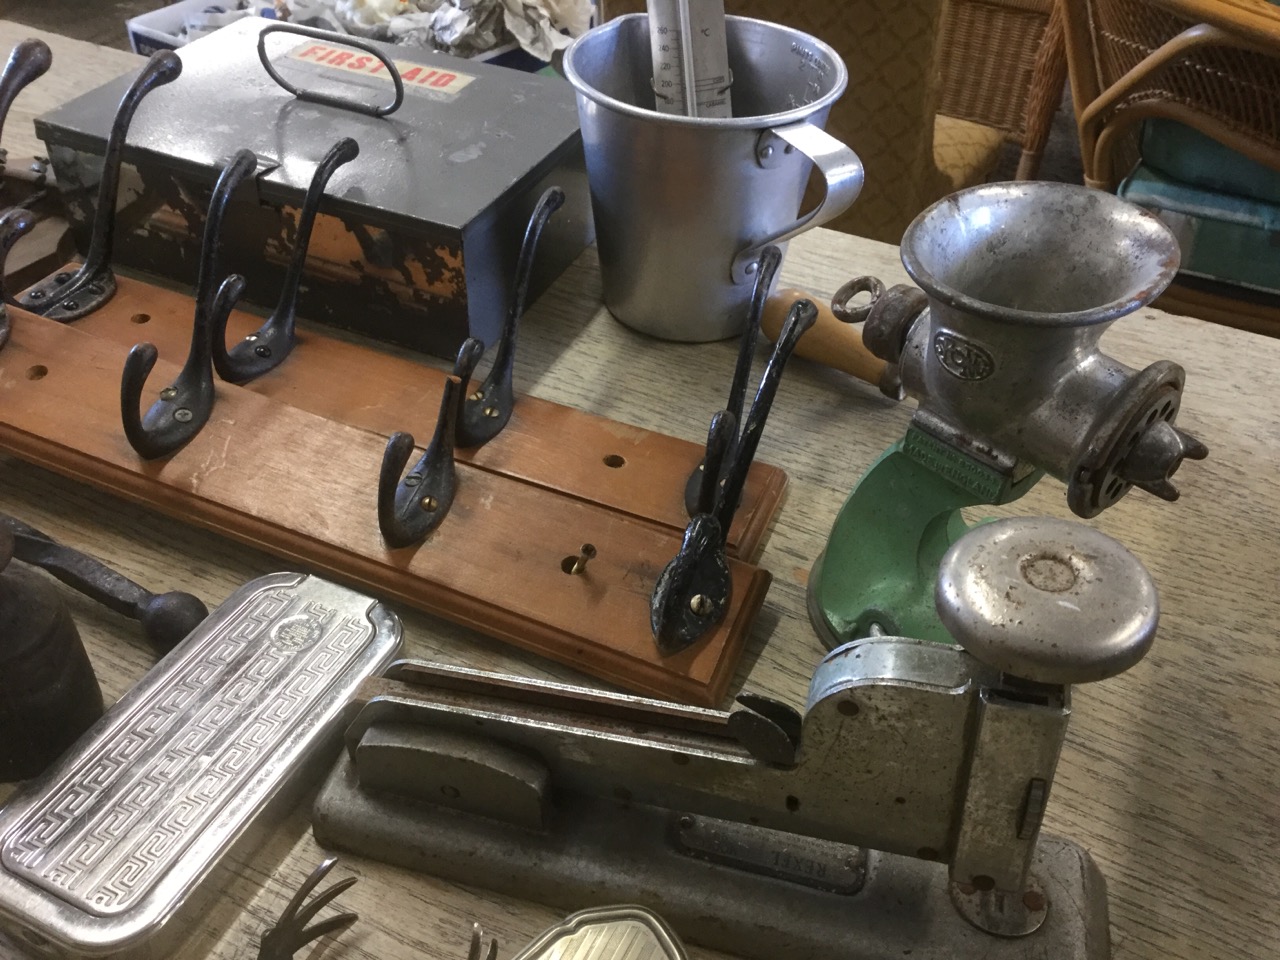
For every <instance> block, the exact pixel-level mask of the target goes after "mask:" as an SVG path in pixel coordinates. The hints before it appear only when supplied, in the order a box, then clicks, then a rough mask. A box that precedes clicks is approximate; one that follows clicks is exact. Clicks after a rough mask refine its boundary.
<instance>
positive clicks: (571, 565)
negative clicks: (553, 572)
mask: <svg viewBox="0 0 1280 960" xmlns="http://www.w3.org/2000/svg"><path fill="white" fill-rule="evenodd" d="M595 557H596V548H595V544H591V543H584V544H583V545H582V549H581V550H579V551H578V555H577V556H576V557H565V558H564V560H563V561H562V562H561V564H560V569H561V570H563V571H564V572H565V573H569V574H579V573H582V571H583V570H585V569H587V562H588V561H590V560H594V559H595Z"/></svg>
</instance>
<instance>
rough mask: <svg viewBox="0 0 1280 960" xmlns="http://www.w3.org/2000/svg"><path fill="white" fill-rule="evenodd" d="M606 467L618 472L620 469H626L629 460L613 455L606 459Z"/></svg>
mask: <svg viewBox="0 0 1280 960" xmlns="http://www.w3.org/2000/svg"><path fill="white" fill-rule="evenodd" d="M604 465H605V466H606V467H612V468H613V469H614V470H617V469H618V468H619V467H625V466H626V465H627V460H626V458H625V457H620V456H618V455H617V454H616V453H611V454H609V455H608V456H607V457H605V458H604Z"/></svg>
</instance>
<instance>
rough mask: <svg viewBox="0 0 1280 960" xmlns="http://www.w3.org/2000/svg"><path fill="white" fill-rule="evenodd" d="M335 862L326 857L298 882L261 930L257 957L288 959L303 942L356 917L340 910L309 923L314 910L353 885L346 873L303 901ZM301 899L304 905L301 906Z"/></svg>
mask: <svg viewBox="0 0 1280 960" xmlns="http://www.w3.org/2000/svg"><path fill="white" fill-rule="evenodd" d="M337 862H338V858H337V857H328V858H326V859H325V860H324V862H323V863H321V864H320V865H319V866H318V867H316V868H315V869H314V870H312V871H311V873H310V875H309V876H308V877H307V879H306V880H304V881H303V882H302V886H300V887H299V888H298V891H297V893H295V894H294V895H293V898H292V899H291V900H290V901H289V903H288V905H287V906H286V907H285V908H284V910H283V912H281V914H280V919H279V920H277V921H276V923H275V926H273V927H268V928H267V929H266V930H264V931H263V933H262V940H261V942H260V943H259V945H258V960H290V958H292V957H293V955H294V954H296V953H297V952H298V951H299V950H301V949H302V948H303V947H305V946H306V945H307V944H309V943H312V942H314V941H316V940H319V939H320V938H321V937H327V936H330V935H331V934H336V933H340V932H341V931H343V930H345V929H347V927H349V926H351V925H352V924H353V923H355V922H356V921H357V920H359V919H360V915H359V914H357V913H340V914H338V915H337V916H333V917H329V918H328V919H327V920H321V921H320V922H319V923H311V921H312V920H313V919H315V916H316V914H317V913H319V912H320V911H321V910H323V909H324V908H325V907H326V906H328V905H329V904H330V903H331V902H333V901H334V900H335V899H337V897H339V896H340V895H341V894H342V893H343V891H345V890H348V889H350V888H351V887H352V886H354V885H355V882H356V878H355V877H347V878H346V879H345V880H339V881H338V882H337V883H335V884H334V885H333V886H331V887H329V888H328V889H327V890H322V891H321V892H320V893H318V894H316V896H315V897H314V898H313V899H312V900H311V902H310V903H306V900H307V897H309V896H311V893H312V891H314V890H315V888H316V887H317V886H319V885H320V881H322V880H323V879H324V878H325V877H326V876H328V875H329V871H330V870H332V869H333V867H334V864H336V863H337ZM304 903H306V906H303V904H304ZM308 924H310V925H309V926H308Z"/></svg>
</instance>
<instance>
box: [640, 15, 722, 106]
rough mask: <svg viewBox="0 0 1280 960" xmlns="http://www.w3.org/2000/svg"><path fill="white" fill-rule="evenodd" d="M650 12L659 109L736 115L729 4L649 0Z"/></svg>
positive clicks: (652, 51)
mask: <svg viewBox="0 0 1280 960" xmlns="http://www.w3.org/2000/svg"><path fill="white" fill-rule="evenodd" d="M648 9H649V45H650V51H651V53H652V57H653V92H654V97H655V100H656V103H657V108H658V111H659V112H660V113H667V114H675V115H683V116H689V117H731V116H733V109H732V107H731V105H730V101H729V86H730V84H731V83H732V76H731V74H730V72H729V55H728V51H727V46H726V42H725V26H724V0H649V2H648Z"/></svg>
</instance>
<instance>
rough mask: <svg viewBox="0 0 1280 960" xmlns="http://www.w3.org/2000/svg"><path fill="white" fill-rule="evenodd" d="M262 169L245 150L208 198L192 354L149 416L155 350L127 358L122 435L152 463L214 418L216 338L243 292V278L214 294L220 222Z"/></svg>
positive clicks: (140, 347)
mask: <svg viewBox="0 0 1280 960" xmlns="http://www.w3.org/2000/svg"><path fill="white" fill-rule="evenodd" d="M257 166H258V158H257V157H256V156H255V155H254V153H253V151H252V150H241V151H239V152H237V153H236V155H235V156H234V157H232V158H231V160H230V161H229V162H228V163H227V164H226V165H225V166H224V167H223V168H222V172H221V173H220V174H219V175H218V182H217V183H216V184H215V185H214V188H213V195H212V197H210V199H209V213H208V215H207V216H206V217H205V221H204V236H203V239H202V241H201V243H202V245H201V248H200V273H199V275H198V276H197V277H196V292H195V301H196V309H195V323H194V325H193V326H192V330H191V349H190V350H189V351H188V353H187V362H186V363H185V364H184V365H183V367H182V372H181V373H179V374H178V379H177V380H175V381H174V382H173V383H172V384H171V385H170V386H168V387H166V388H165V389H163V390H161V391H160V398H159V399H158V400H156V402H155V403H154V404H152V406H151V409H150V410H148V411H147V413H146V415H145V416H142V417H139V416H138V409H139V406H140V404H141V401H142V388H143V386H144V385H145V384H146V380H147V376H148V375H149V374H150V373H151V368H152V367H154V366H155V363H156V356H157V351H156V348H155V346H154V345H153V344H150V343H139V344H137V345H136V346H135V347H134V348H133V349H132V350H130V351H129V356H128V357H127V358H126V359H125V364H124V374H123V376H122V377H121V379H120V417H121V420H122V421H123V423H124V435H125V437H127V438H128V440H129V444H130V445H131V446H132V447H133V449H134V450H136V451H137V452H138V455H139V456H141V457H145V458H146V459H148V460H154V459H156V458H157V457H163V456H167V455H168V454H170V453H173V452H174V451H176V450H179V449H181V448H182V447H184V446H186V445H187V444H188V443H190V442H191V440H192V439H193V438H194V437H195V435H196V434H197V433H199V432H200V430H201V428H202V427H203V426H204V425H205V424H206V423H208V422H209V417H210V415H211V414H212V413H213V333H214V331H215V330H219V329H225V328H226V323H227V316H226V315H227V314H229V313H230V312H231V310H232V309H233V308H234V307H235V304H236V301H237V300H239V299H240V296H241V295H242V294H243V293H244V277H242V276H240V275H239V274H232V275H231V276H229V277H227V278H226V279H224V280H223V281H222V284H221V285H220V286H219V287H218V291H217V293H216V294H214V293H213V289H212V288H213V284H214V278H215V277H216V276H217V270H218V266H217V264H218V248H219V247H220V246H221V244H222V221H223V219H224V217H225V216H226V212H227V204H228V203H229V202H230V200H231V194H232V193H233V192H235V189H236V187H237V186H239V185H240V183H241V182H243V181H244V179H245V178H246V177H248V176H249V174H250V173H252V172H253V171H254V170H255V169H257Z"/></svg>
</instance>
